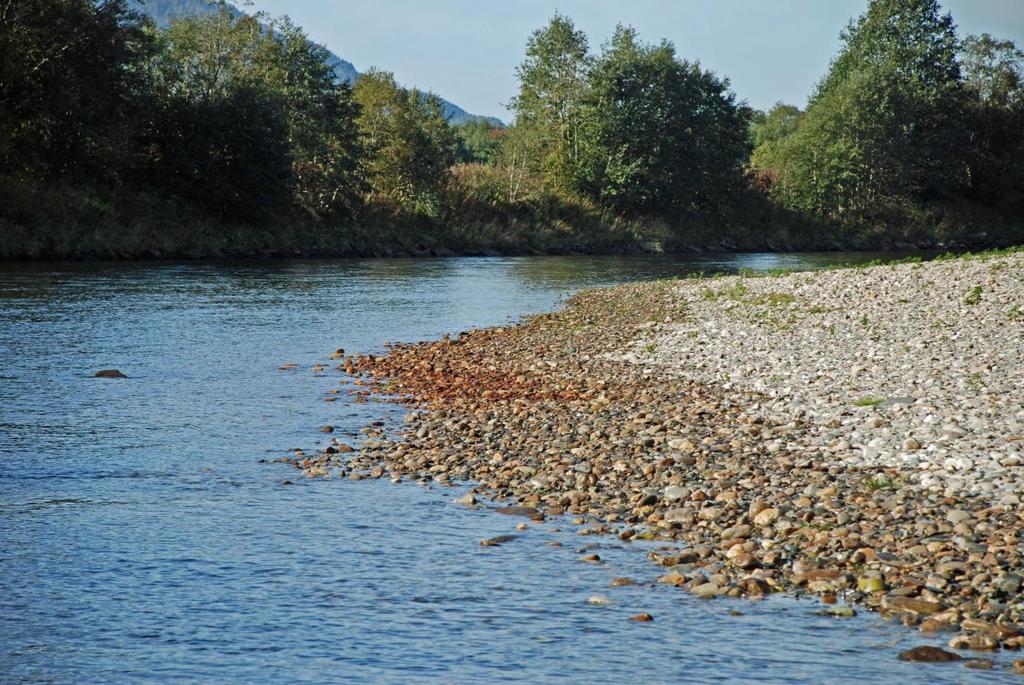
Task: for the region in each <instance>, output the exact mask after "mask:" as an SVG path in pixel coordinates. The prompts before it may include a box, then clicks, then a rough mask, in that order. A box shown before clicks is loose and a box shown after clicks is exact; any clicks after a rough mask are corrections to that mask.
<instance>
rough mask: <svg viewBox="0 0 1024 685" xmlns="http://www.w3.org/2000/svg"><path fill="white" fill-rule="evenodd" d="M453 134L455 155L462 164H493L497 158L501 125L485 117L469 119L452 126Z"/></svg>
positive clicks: (501, 132)
mask: <svg viewBox="0 0 1024 685" xmlns="http://www.w3.org/2000/svg"><path fill="white" fill-rule="evenodd" d="M452 133H453V134H454V135H455V140H456V144H457V145H458V149H457V150H456V153H455V157H456V159H457V160H458V161H459V162H462V163H463V164H474V163H476V164H493V163H494V162H495V161H496V160H497V158H498V147H499V146H500V144H501V136H502V135H503V133H504V130H503V127H498V126H495V125H494V124H493V123H491V122H490V121H488V120H487V119H482V118H476V119H470V120H469V121H466V122H465V123H462V124H457V125H455V126H452Z"/></svg>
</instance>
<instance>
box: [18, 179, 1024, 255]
mask: <svg viewBox="0 0 1024 685" xmlns="http://www.w3.org/2000/svg"><path fill="white" fill-rule="evenodd" d="M478 191H479V189H477V188H475V187H474V186H472V185H468V186H467V185H466V184H457V183H453V184H452V185H451V186H450V187H449V188H448V189H447V190H446V192H445V195H444V198H445V199H444V202H443V203H442V206H441V207H439V208H438V210H437V214H436V215H434V216H419V215H410V214H408V213H403V212H401V211H399V210H397V209H396V208H394V207H386V206H380V205H377V204H374V203H372V202H369V203H366V204H364V205H363V206H360V207H359V208H358V209H357V211H356V213H355V214H354V215H353V216H351V217H348V218H343V219H319V220H318V219H314V218H313V217H310V216H307V215H302V214H299V213H296V212H294V211H285V210H281V211H278V212H277V213H276V214H275V213H274V212H268V213H267V214H266V215H264V216H261V219H260V221H259V222H258V223H255V224H254V223H251V222H250V223H245V222H240V221H238V220H233V219H231V218H225V217H218V216H214V215H211V214H210V213H209V212H206V211H202V210H200V209H199V208H197V207H196V206H194V205H192V204H190V203H188V202H185V201H183V200H180V199H176V198H174V197H172V196H168V195H166V194H162V193H159V192H145V191H141V190H131V189H128V188H123V187H122V188H111V187H107V186H102V185H97V186H84V185H81V184H70V183H54V184H49V185H48V184H41V183H28V182H23V181H18V180H13V179H10V178H6V177H3V176H0V260H8V261H14V260H36V261H49V260H167V259H174V260H198V259H231V258H246V259H248V258H262V259H278V258H285V259H287V258H333V257H450V256H477V255H487V256H499V255H501V256H512V255H571V254H587V255H616V254H659V253H669V254H673V253H676V254H681V253H719V252H801V251H803V252H806V251H871V250H886V251H887V250H922V251H947V250H958V251H959V250H964V249H979V248H983V247H993V246H1007V245H1012V244H1017V243H1019V242H1020V240H1021V239H1022V236H1024V227H1022V226H1021V225H1020V221H1019V219H1015V220H1007V219H1006V217H1004V216H1002V215H1000V214H999V213H997V212H990V211H987V210H984V209H982V208H977V207H973V208H972V207H969V206H966V205H951V206H947V207H934V208H931V209H928V210H925V209H922V210H921V211H920V212H919V214H918V215H917V216H915V217H914V218H913V220H909V219H907V220H906V221H904V222H903V224H901V227H900V228H893V227H892V225H891V223H892V222H887V226H886V229H885V230H878V229H874V228H871V227H859V228H853V227H849V226H846V227H844V226H839V225H830V224H821V223H820V222H815V221H813V220H810V219H807V218H804V217H800V216H797V215H795V214H793V213H790V212H787V211H785V210H783V209H781V208H779V207H777V206H775V205H773V204H772V203H770V202H768V201H767V200H766V198H764V197H762V196H760V195H758V194H757V193H754V192H748V193H746V194H742V195H740V196H738V197H736V198H734V199H733V200H731V201H730V202H729V203H728V206H727V208H723V209H721V210H719V211H717V212H716V213H711V214H695V215H693V216H688V217H685V218H680V219H678V220H675V221H669V220H667V219H664V218H658V217H633V218H626V217H621V216H617V215H615V214H614V213H611V212H609V211H607V210H602V209H600V208H598V207H596V206H594V205H592V204H590V203H587V202H585V201H582V200H571V199H566V198H563V197H561V196H559V195H556V194H554V193H547V194H543V193H539V194H537V195H536V196H534V197H531V198H529V199H526V200H518V201H516V202H511V201H508V200H507V198H502V197H501V196H500V194H497V195H495V194H490V195H484V196H483V197H478V196H477V194H478Z"/></svg>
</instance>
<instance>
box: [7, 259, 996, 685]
mask: <svg viewBox="0 0 1024 685" xmlns="http://www.w3.org/2000/svg"><path fill="white" fill-rule="evenodd" d="M873 256H874V255H866V256H863V255H862V256H860V258H861V259H869V258H871V257H873ZM850 258H851V256H850V255H726V256H710V257H709V256H701V257H692V258H667V257H666V258H642V257H601V258H593V257H536V258H481V259H443V260H440V259H439V260H363V261H358V260H352V261H345V260H339V261H302V262H265V263H226V264H210V263H200V264H188V265H175V264H159V263H154V264H91V265H74V264H72V265H55V264H34V265H0V681H2V682H5V683H23V682H24V683H27V682H51V683H147V682H154V683H156V682H174V683H188V682H195V683H206V682H253V683H321V682H353V683H355V682H360V683H361V682H368V683H438V682H440V683H503V682H509V683H527V682H529V683H535V684H538V683H566V682H579V683H626V682H629V683H632V682H637V683H711V682H743V681H752V680H757V681H758V682H765V683H768V682H771V683H847V682H879V683H881V682H894V681H895V680H897V679H898V680H901V681H903V682H905V683H938V682H949V683H957V682H968V681H979V682H981V681H984V680H986V679H988V680H990V681H993V682H995V681H998V680H1000V678H1005V673H1004V674H998V673H981V672H971V671H966V670H965V669H963V668H962V667H960V666H956V665H954V666H922V665H910V664H904V663H901V662H899V661H897V660H896V658H895V656H896V654H897V653H898V652H899V651H900V650H901V649H905V648H907V647H910V646H914V645H917V644H922V643H925V642H926V640H924V639H922V638H921V637H920V636H919V635H917V634H915V633H913V632H911V631H907V630H906V629H903V628H901V627H899V626H894V625H891V624H889V623H886V622H883V621H881V620H879V619H878V618H877V617H873V616H859V617H857V618H854V619H850V620H835V619H827V618H821V617H816V616H813V615H812V611H813V609H814V608H816V607H815V606H814V604H813V603H811V602H810V601H796V600H792V599H782V598H775V599H772V600H769V601H766V602H759V603H757V602H734V601H715V602H704V601H700V600H696V599H693V598H691V597H689V596H688V595H686V594H685V593H683V592H681V591H679V590H676V589H672V588H665V587H660V586H658V587H632V588H629V587H627V588H609V587H608V584H609V581H610V580H611V579H612V578H613V577H617V576H630V577H633V578H636V579H637V580H640V581H644V582H650V581H653V580H654V578H655V577H656V576H657V569H656V568H655V567H654V566H653V565H651V564H650V563H649V562H647V561H646V560H645V559H644V552H645V551H646V549H648V548H647V547H645V546H643V545H641V544H633V545H627V544H623V543H619V542H618V541H616V540H595V539H594V538H581V537H578V536H577V535H575V531H574V530H573V529H572V526H571V525H569V524H568V522H561V523H555V524H547V525H537V526H531V528H530V530H529V531H527V533H526V534H525V535H524V536H523V537H522V538H520V539H519V540H517V541H515V542H513V543H510V544H508V545H504V546H502V547H496V548H482V547H480V545H479V540H480V539H482V538H486V537H491V536H494V535H500V534H506V533H509V532H512V529H513V526H514V525H515V523H516V521H515V520H511V519H509V518H507V517H502V516H499V515H495V514H491V513H488V512H481V511H470V510H466V509H464V508H461V507H458V506H455V505H453V504H452V503H451V500H452V499H454V498H455V497H456V496H458V494H459V491H458V490H453V489H449V488H423V487H420V486H417V485H411V484H410V485H405V484H403V485H393V484H391V483H389V482H386V481H385V482H378V481H361V482H352V481H347V480H329V481H322V480H317V481H305V480H301V482H297V483H296V484H295V485H292V486H285V485H282V480H284V479H293V480H300V479H297V478H296V475H297V474H296V472H294V471H292V470H290V469H288V468H286V467H285V466H282V465H279V464H270V465H268V464H261V463H259V462H260V460H261V459H267V458H276V457H279V456H282V455H284V454H286V453H287V450H289V449H290V448H293V447H306V448H310V447H313V446H315V444H316V443H317V441H320V440H323V436H322V435H321V434H319V433H317V431H316V428H317V427H318V426H320V425H323V424H328V423H329V424H333V425H334V426H336V427H337V429H338V432H337V433H335V435H340V436H347V437H350V438H353V439H354V438H355V437H356V435H357V434H358V431H359V429H360V428H361V427H362V426H364V425H365V424H366V423H367V422H369V421H371V420H374V419H378V418H386V419H388V420H398V419H399V417H400V414H399V413H398V412H399V410H398V409H397V408H395V407H389V406H386V405H381V404H375V403H370V404H362V405H359V404H354V403H351V402H349V401H347V399H345V398H343V399H342V400H340V401H338V402H335V403H325V402H323V401H322V398H323V397H324V395H325V392H326V390H328V389H331V388H336V387H338V378H337V376H336V375H334V374H324V375H317V374H315V373H314V372H313V371H312V370H311V367H312V366H313V365H314V364H315V363H316V362H318V361H327V357H328V355H329V353H330V352H331V351H332V350H334V349H335V348H338V347H342V348H345V349H346V350H348V351H350V352H354V351H362V352H372V351H379V350H381V349H382V347H383V344H384V342H385V341H387V340H396V341H397V340H402V341H411V340H420V339H427V338H435V337H438V336H440V335H443V334H445V333H455V332H458V331H460V330H464V329H466V328H469V327H476V326H487V325H494V324H501V323H503V322H506V321H509V320H514V319H516V318H518V317H520V316H522V315H524V314H528V313H535V312H540V311H544V310H548V309H550V308H552V307H554V306H557V304H558V303H559V302H560V301H561V300H562V299H563V298H564V297H565V296H567V295H568V294H571V293H572V292H574V291H576V290H578V289H579V288H582V287H586V286H593V285H605V284H611V283H617V282H622V281H627V280H637V279H652V278H662V277H669V276H677V275H683V274H686V273H690V272H693V271H695V270H704V271H709V272H714V271H725V270H734V269H738V268H751V269H767V268H783V267H793V266H821V265H825V264H828V263H831V262H834V261H847V260H849V259H850ZM289 361H292V362H296V363H297V364H298V365H299V368H298V369H296V370H294V371H290V372H280V371H277V370H276V369H277V367H278V366H280V365H281V364H282V363H284V362H289ZM102 368H118V369H120V370H122V371H123V372H125V373H126V374H128V375H129V376H130V378H129V379H127V380H105V379H95V378H92V377H91V376H92V374H93V373H94V372H95V371H96V370H97V369H102ZM557 526H561V527H562V528H563V530H562V531H553V530H552V528H553V527H557ZM550 541H561V542H562V543H563V546H562V547H551V546H548V545H546V544H545V543H546V542H550ZM595 542H597V543H599V544H602V545H603V547H602V548H601V549H600V554H601V556H602V557H603V558H605V559H606V560H607V563H606V564H605V565H603V566H591V565H587V564H582V563H579V562H578V561H577V558H578V554H577V549H579V548H580V547H582V546H583V545H585V544H588V543H595ZM593 594H603V595H606V596H608V597H610V598H611V599H612V600H613V601H614V604H613V605H611V606H608V607H595V606H588V605H587V604H586V599H587V598H588V597H589V596H591V595H593ZM733 610H738V611H740V612H742V614H743V615H742V616H734V615H731V614H730V612H731V611H733ZM641 611H645V612H649V613H651V614H653V615H654V616H655V621H654V622H653V623H650V624H639V623H633V622H630V621H627V620H626V618H627V617H628V616H630V615H632V614H635V613H638V612H641ZM933 643H934V642H933ZM940 643H941V642H940Z"/></svg>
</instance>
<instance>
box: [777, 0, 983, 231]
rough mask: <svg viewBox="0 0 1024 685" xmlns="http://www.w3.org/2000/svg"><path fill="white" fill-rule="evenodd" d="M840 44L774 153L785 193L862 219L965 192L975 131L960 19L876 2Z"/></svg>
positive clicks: (916, 1) (923, 3)
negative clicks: (967, 110)
mask: <svg viewBox="0 0 1024 685" xmlns="http://www.w3.org/2000/svg"><path fill="white" fill-rule="evenodd" d="M841 38H842V42H843V49H842V51H841V52H840V54H839V56H838V57H837V58H836V59H835V60H834V61H833V63H832V67H831V69H830V70H829V73H828V74H827V75H826V76H825V78H824V79H823V80H822V81H821V83H820V84H819V85H818V88H817V90H816V92H815V94H814V95H813V97H812V98H811V100H810V102H809V104H808V108H807V114H806V116H805V118H804V120H803V122H802V124H801V125H800V127H799V129H798V130H797V131H796V133H795V134H794V135H792V136H790V137H788V138H787V139H785V141H784V142H783V144H781V145H780V146H779V150H778V154H776V155H775V160H774V166H775V168H776V169H777V171H778V174H779V179H778V184H777V186H776V193H777V195H778V196H779V197H780V198H781V199H782V200H783V201H784V202H785V203H786V204H788V205H789V206H791V207H793V208H795V209H799V210H804V211H810V212H812V213H816V214H819V215H827V216H831V217H835V218H854V219H856V218H860V217H864V216H866V215H867V214H870V213H871V212H873V211H875V210H877V209H878V208H884V207H886V206H898V205H900V204H901V203H903V202H907V201H911V202H913V201H920V200H928V199H933V198H937V197H943V196H947V195H949V194H950V193H951V192H954V191H955V190H957V189H958V188H959V187H960V186H961V185H962V183H963V181H964V179H965V177H966V171H965V166H964V163H963V158H964V150H965V148H966V144H967V129H966V126H965V125H964V121H963V112H964V97H963V88H962V85H961V80H960V67H959V65H958V63H957V60H956V55H957V49H958V44H957V39H956V35H955V31H954V25H953V20H952V18H951V17H950V16H949V15H948V14H947V15H942V14H940V12H939V7H938V3H937V1H936V0H872V2H871V4H870V5H869V7H868V10H867V12H865V13H864V14H863V15H862V16H861V17H860V18H859V19H857V20H856V21H855V22H853V23H851V24H850V26H849V27H848V28H847V30H846V31H845V32H844V33H843V34H842V36H841Z"/></svg>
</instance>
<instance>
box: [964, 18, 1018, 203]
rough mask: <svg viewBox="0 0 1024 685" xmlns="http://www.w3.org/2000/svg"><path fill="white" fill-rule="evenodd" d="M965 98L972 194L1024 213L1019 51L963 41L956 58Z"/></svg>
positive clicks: (985, 39)
mask: <svg viewBox="0 0 1024 685" xmlns="http://www.w3.org/2000/svg"><path fill="white" fill-rule="evenodd" d="M960 62H961V65H962V69H963V76H964V84H965V86H966V89H967V93H968V95H969V96H970V122H971V145H970V156H969V168H970V189H971V195H972V196H973V197H974V198H975V199H977V200H980V201H982V202H984V203H986V204H989V205H1001V206H1004V207H1007V208H1012V209H1015V210H1016V211H1020V210H1021V209H1024V52H1022V51H1021V50H1020V48H1018V47H1017V45H1016V44H1015V43H1014V42H1013V41H1010V40H999V39H996V38H993V37H992V36H990V35H989V34H987V33H986V34H982V35H981V36H968V37H967V39H966V40H965V41H964V46H963V52H962V54H961V57H960Z"/></svg>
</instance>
